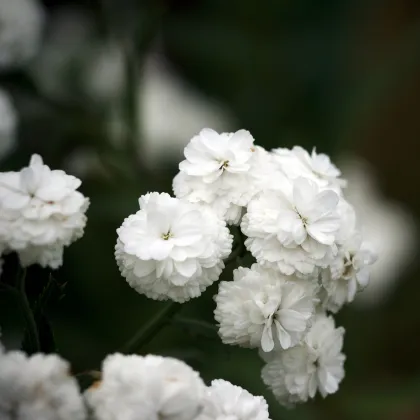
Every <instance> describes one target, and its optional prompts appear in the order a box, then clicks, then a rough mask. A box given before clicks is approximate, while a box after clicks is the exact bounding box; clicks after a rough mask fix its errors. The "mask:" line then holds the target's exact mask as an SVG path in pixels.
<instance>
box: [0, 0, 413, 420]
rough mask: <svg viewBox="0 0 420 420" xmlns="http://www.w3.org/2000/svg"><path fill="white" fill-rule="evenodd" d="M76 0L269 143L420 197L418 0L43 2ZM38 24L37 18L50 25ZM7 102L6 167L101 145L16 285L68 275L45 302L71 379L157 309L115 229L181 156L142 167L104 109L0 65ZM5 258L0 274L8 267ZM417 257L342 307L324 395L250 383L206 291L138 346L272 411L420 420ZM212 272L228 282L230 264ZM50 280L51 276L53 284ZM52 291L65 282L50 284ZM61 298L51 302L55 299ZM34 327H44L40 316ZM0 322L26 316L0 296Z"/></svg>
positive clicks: (104, 27)
mask: <svg viewBox="0 0 420 420" xmlns="http://www.w3.org/2000/svg"><path fill="white" fill-rule="evenodd" d="M44 3H45V6H46V7H47V8H48V12H49V14H50V15H52V14H53V13H55V12H56V11H57V10H59V9H60V7H62V6H63V5H64V4H66V5H73V6H74V5H77V6H78V7H79V8H80V9H81V10H83V12H84V13H87V14H89V16H91V17H92V18H93V20H94V21H95V22H96V27H95V31H96V32H97V34H96V36H98V37H110V36H113V37H116V39H118V40H121V42H122V43H123V46H124V48H125V47H129V51H130V53H133V48H134V51H136V56H137V58H138V63H137V64H138V65H139V68H140V69H141V66H142V58H143V57H145V55H146V54H147V53H148V52H149V50H150V48H151V47H152V46H154V45H155V43H157V44H158V45H159V47H160V49H161V50H162V51H163V54H164V55H165V57H166V58H167V59H168V60H169V61H170V62H171V63H172V64H173V65H174V67H175V68H176V69H177V71H178V72H179V73H180V74H182V75H183V76H184V77H185V79H186V80H188V81H189V82H190V83H191V84H193V85H194V86H196V87H197V89H199V90H200V91H202V92H203V93H205V94H206V95H208V96H210V97H212V98H216V99H219V100H220V101H221V102H222V103H224V104H226V105H227V106H228V107H229V108H230V109H231V110H232V111H233V112H234V114H235V116H236V117H237V119H238V121H239V122H240V124H241V125H242V126H243V127H245V128H247V129H249V130H250V131H251V132H252V133H253V135H254V137H255V138H256V140H257V142H258V143H260V144H261V145H263V146H265V147H268V148H271V147H275V146H277V147H278V146H291V145H293V144H296V143H297V144H301V145H303V146H305V147H308V148H311V147H313V146H315V145H316V147H317V148H318V150H320V151H325V152H329V153H332V154H337V153H343V152H344V151H346V150H351V151H354V152H357V153H359V154H361V155H363V156H365V157H366V158H367V159H368V160H369V161H370V162H372V163H373V164H374V166H375V167H376V168H377V170H378V172H379V174H380V176H381V183H382V185H381V186H382V188H383V189H384V190H385V191H386V192H387V193H389V194H390V195H392V196H394V197H397V198H399V199H400V200H402V201H403V202H405V203H406V204H407V205H408V206H409V207H410V208H411V209H412V210H413V211H414V212H415V214H416V215H419V214H420V199H419V198H418V196H419V195H418V194H417V190H416V185H415V184H416V181H417V180H418V179H419V176H420V171H419V165H418V163H417V156H418V154H419V152H420V146H419V142H418V133H419V131H420V130H419V128H420V126H419V125H420V119H419V118H418V113H419V109H420V100H419V98H420V95H419V93H420V2H418V1H416V0H411V1H410V0H382V1H379V0H364V1H362V0H356V1H355V0H353V1H352V0H342V1H338V2H337V1H333V0H322V1H317V2H315V1H310V0H294V1H288V0H279V1H266V2H253V1H251V0H249V1H244V0H230V1H229V2H226V1H222V0H203V1H199V0H197V1H193V0H190V1H182V0H173V1H163V0H162V1H141V0H138V1H136V0H118V1H116V0H103V2H100V1H89V0H85V1H83V0H79V1H67V2H64V1H62V2H61V1H60V2H59V1H54V0H45V2H44ZM47 30H48V28H47ZM0 86H2V87H4V88H6V89H7V90H9V91H10V92H11V93H12V94H13V97H14V100H15V103H16V106H17V109H18V112H19V116H20V128H19V144H18V146H17V148H16V149H15V151H14V152H13V153H12V155H10V156H9V157H8V158H7V159H6V160H5V161H3V162H1V165H2V170H9V169H16V170H17V169H19V168H20V167H22V166H24V165H25V164H26V163H27V161H28V159H29V156H30V154H31V153H34V152H37V153H40V154H41V155H42V156H43V157H44V159H45V161H46V163H47V164H48V165H50V166H51V167H52V168H60V167H64V165H65V162H66V159H67V158H68V156H69V155H71V154H72V153H73V152H74V151H76V150H78V149H79V148H80V147H88V148H92V149H93V150H96V151H97V152H98V153H99V156H100V159H101V162H102V164H103V166H104V167H105V176H103V175H101V174H98V175H90V176H89V177H87V178H85V179H84V180H83V185H82V192H83V193H84V194H85V195H86V196H88V197H90V199H91V206H90V209H89V211H88V225H87V229H86V233H85V235H84V237H83V238H82V239H81V240H79V241H78V242H76V243H75V244H74V245H72V246H71V247H70V248H68V250H66V252H65V259H64V261H65V264H64V266H63V267H62V268H61V269H60V270H58V271H57V272H54V273H53V280H52V277H51V276H50V273H49V272H48V270H41V269H40V268H39V267H31V268H30V269H29V270H28V275H27V287H28V293H29V296H30V298H31V300H32V303H34V304H35V300H36V299H38V298H39V295H40V293H41V292H42V290H44V291H45V288H48V287H52V286H51V285H52V284H55V285H58V286H59V288H60V287H62V285H64V284H65V285H66V287H65V289H64V292H65V296H64V297H62V298H61V299H57V298H54V299H52V300H51V303H50V304H49V306H48V313H47V315H48V319H49V321H50V323H51V325H52V328H53V330H54V336H55V343H56V345H57V347H58V350H59V352H60V353H61V354H62V355H63V356H64V357H66V358H68V359H69V360H71V362H72V367H73V371H74V372H75V373H79V372H84V371H87V370H92V369H94V370H95V369H99V368H100V362H101V360H102V359H103V357H104V356H105V355H106V354H108V353H110V352H114V351H116V350H117V349H119V348H120V347H121V346H122V345H123V344H124V342H126V341H127V340H128V339H129V338H130V337H131V336H132V335H133V333H134V332H135V331H136V330H138V329H139V328H140V327H141V326H142V325H143V324H144V323H145V322H147V320H148V319H149V318H150V317H151V316H152V315H153V313H154V312H155V311H156V310H158V308H160V307H161V305H162V304H161V303H158V302H154V301H151V300H148V299H146V298H144V297H143V296H140V295H138V294H137V293H136V292H134V291H133V290H132V289H130V287H129V286H128V285H127V284H126V283H125V281H124V280H123V279H122V278H121V276H120V275H119V272H118V269H117V266H116V264H115V260H114V255H113V253H114V245H115V241H116V232H115V231H116V229H117V228H118V227H119V226H120V225H121V223H122V221H123V219H124V218H125V217H126V216H128V215H129V214H130V213H133V212H134V211H136V209H137V206H138V204H137V199H138V197H139V196H140V195H141V194H143V193H146V192H147V191H151V190H159V191H168V192H170V190H171V179H172V177H173V176H174V174H175V173H176V170H177V167H176V165H177V163H176V162H174V163H172V165H169V164H168V165H167V166H166V167H165V168H164V170H162V171H159V172H158V171H156V170H153V168H152V169H151V170H147V171H146V170H144V169H143V167H142V164H141V162H142V159H143V157H142V156H141V155H140V156H139V159H138V163H137V165H138V166H137V167H135V168H134V170H133V168H132V159H133V155H132V153H128V154H127V153H126V149H125V143H124V142H123V146H121V145H115V144H114V143H112V142H109V141H108V138H107V137H108V134H107V128H106V127H107V122H108V119H109V118H110V117H109V113H108V111H109V110H108V109H107V107H106V106H104V107H102V106H99V105H97V104H92V103H90V102H89V101H86V100H85V98H83V97H82V96H80V97H77V95H75V98H76V99H75V100H71V101H68V100H61V99H57V98H51V97H48V96H46V95H45V94H44V93H43V92H42V91H40V90H39V88H38V86H37V85H36V83H35V82H34V81H33V79H32V78H31V77H29V76H28V74H27V72H26V71H24V70H20V71H14V72H12V73H5V74H1V75H0ZM13 258H14V257H13V256H11V257H8V259H7V262H6V268H5V277H7V276H12V273H13V272H14V269H15V264H16V262H15V261H13ZM418 274H419V267H418V265H417V264H416V266H415V267H414V266H413V267H411V269H410V270H409V272H408V274H407V275H405V276H404V277H402V278H401V279H400V280H399V283H398V284H399V287H398V289H397V290H396V292H395V294H394V295H393V296H392V299H390V300H389V301H387V302H385V303H384V304H383V305H381V306H379V307H377V308H373V309H368V308H365V309H360V308H358V307H352V306H350V307H349V308H345V309H344V310H343V311H342V313H340V314H339V315H338V320H337V322H338V324H340V325H343V326H344V327H345V328H346V340H345V353H346V355H347V361H346V379H345V381H344V382H343V384H342V386H341V388H340V390H339V392H338V393H337V394H336V395H333V396H331V397H329V398H327V399H326V400H322V399H320V398H318V399H317V400H316V401H315V402H314V403H309V404H306V405H304V406H301V407H298V408H296V409H295V410H285V409H283V408H281V407H280V406H279V405H278V404H277V403H276V402H275V400H274V398H273V397H272V395H271V394H270V393H269V392H268V391H267V390H266V389H265V387H264V386H263V384H262V382H261V380H260V377H259V375H260V368H261V362H260V360H259V358H258V356H257V354H256V352H253V351H249V350H245V349H239V348H234V347H228V346H223V345H222V344H221V343H220V340H218V339H217V336H215V334H214V331H212V329H211V328H210V327H208V326H207V325H206V324H205V323H212V322H213V320H212V318H213V314H212V312H213V309H214V302H213V299H212V297H213V295H214V294H215V290H216V288H217V285H214V286H213V287H210V288H209V289H208V290H207V291H206V292H205V293H204V295H203V296H202V297H200V298H199V299H196V300H193V301H191V302H189V303H188V304H186V305H185V307H184V308H183V309H182V311H181V315H182V317H184V318H185V317H188V318H190V319H193V320H195V321H196V323H195V324H190V323H188V322H182V319H181V320H179V322H174V323H172V324H171V325H169V326H167V327H166V328H165V329H164V330H163V331H162V333H160V334H159V335H158V336H157V337H156V338H155V339H154V340H153V341H152V342H151V343H150V344H149V345H148V346H147V347H146V348H144V349H143V352H153V353H158V354H163V355H172V356H175V357H179V358H181V359H183V360H185V361H187V362H188V363H190V364H191V365H192V366H193V367H195V368H196V369H199V370H200V372H201V373H202V375H203V377H204V378H205V379H206V380H207V381H209V380H211V379H212V378H217V377H222V378H226V379H229V380H231V381H232V382H234V383H237V384H238V385H242V386H244V387H245V388H247V389H249V391H250V392H252V393H256V394H262V395H264V396H265V397H266V398H267V400H268V402H269V405H270V412H271V415H272V418H273V419H274V420H277V419H286V420H288V419H292V420H293V419H302V420H306V419H307V420H311V419H317V418H334V417H335V416H336V417H338V418H340V419H356V418H357V419H365V418H366V419H372V418H382V419H390V420H391V419H397V418H398V419H407V420H408V419H416V418H417V419H418V418H420V358H419V357H418V354H419V352H420V338H419V334H418V332H419V331H420V317H419V316H418V311H417V306H418V300H419V296H420V295H419V293H420V286H419V283H418ZM223 276H224V277H225V278H227V279H228V278H229V277H230V271H229V270H226V272H224V274H223ZM51 281H52V282H53V283H51ZM60 290H61V289H60ZM56 297H57V296H56ZM40 322H41V321H40ZM0 325H2V329H3V332H4V337H5V340H6V344H9V345H11V346H12V347H13V346H15V347H18V346H19V343H20V340H21V339H22V337H23V333H24V320H23V318H22V314H21V312H20V309H19V307H18V305H17V303H16V301H15V300H14V299H13V298H12V296H10V295H8V294H7V293H2V294H0Z"/></svg>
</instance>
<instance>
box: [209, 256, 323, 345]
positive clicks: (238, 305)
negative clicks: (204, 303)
mask: <svg viewBox="0 0 420 420" xmlns="http://www.w3.org/2000/svg"><path fill="white" fill-rule="evenodd" d="M233 278H234V280H233V281H230V282H227V281H222V282H221V283H220V285H219V292H218V294H217V295H216V296H215V301H216V304H217V307H216V309H215V312H214V314H215V319H216V321H217V322H218V323H219V335H220V337H221V339H222V341H223V342H224V343H226V344H238V345H241V346H244V347H261V348H262V350H263V351H265V352H269V351H271V350H273V349H274V348H283V349H288V348H289V347H293V346H294V345H296V344H298V343H299V341H300V340H301V339H302V338H303V336H304V334H305V332H306V330H307V329H308V327H309V325H310V321H311V318H312V315H313V314H314V310H315V307H314V303H315V293H316V288H315V285H314V282H311V281H310V280H304V281H300V280H299V279H296V278H294V277H286V276H283V275H281V274H280V273H279V272H276V271H274V270H266V269H263V268H262V267H260V266H259V265H258V264H254V265H253V266H252V267H251V268H250V269H249V268H243V267H239V268H238V269H237V270H235V271H234V272H233Z"/></svg>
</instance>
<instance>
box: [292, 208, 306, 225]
mask: <svg viewBox="0 0 420 420" xmlns="http://www.w3.org/2000/svg"><path fill="white" fill-rule="evenodd" d="M294 210H295V212H296V213H297V215H298V216H299V218H300V220H302V223H303V225H304V226H306V225H307V224H308V221H309V220H308V218H307V217H305V216H302V215H301V214H300V213H299V210H298V209H297V208H296V207H294Z"/></svg>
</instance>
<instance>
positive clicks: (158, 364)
mask: <svg viewBox="0 0 420 420" xmlns="http://www.w3.org/2000/svg"><path fill="white" fill-rule="evenodd" d="M0 418H1V419H2V420H41V419H42V420H86V419H88V418H89V419H92V420H227V419H235V420H270V419H269V414H268V406H267V403H266V401H265V399H264V398H263V397H256V396H253V395H251V394H250V393H249V392H248V391H246V390H244V389H242V388H240V387H239V386H235V385H232V384H231V383H230V382H227V381H224V380H221V379H219V380H215V381H213V382H212V383H211V385H210V386H208V387H207V386H206V385H205V384H204V382H203V380H202V379H201V378H200V376H199V374H198V373H197V372H196V371H194V370H193V369H192V368H191V367H189V366H188V365H187V364H185V363H184V362H182V361H180V360H177V359H173V358H170V357H161V356H153V355H147V356H138V355H122V354H119V353H116V354H112V355H109V356H107V357H106V359H105V360H104V362H103V366H102V372H101V379H100V380H98V381H97V382H95V383H93V385H92V386H91V387H90V388H88V389H87V390H86V391H85V392H84V393H82V392H81V391H80V389H79V386H78V384H77V382H76V380H75V378H74V377H73V376H71V374H70V368H69V364H68V362H67V361H65V360H63V359H61V358H60V357H59V356H57V355H55V354H53V355H44V354H41V353H37V354H35V355H33V356H31V357H28V356H26V354H24V353H22V352H20V351H10V352H6V351H4V350H3V348H2V347H1V345H0Z"/></svg>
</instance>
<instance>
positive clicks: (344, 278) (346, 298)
mask: <svg viewBox="0 0 420 420" xmlns="http://www.w3.org/2000/svg"><path fill="white" fill-rule="evenodd" d="M376 258H377V257H376V254H375V253H374V252H373V251H372V250H371V248H370V247H369V246H368V244H366V243H365V242H363V241H362V237H361V235H360V234H358V233H355V234H354V235H353V236H352V237H350V238H349V239H348V240H347V241H345V242H344V243H343V245H341V246H340V248H339V252H338V254H337V256H336V257H335V259H334V261H333V262H332V263H331V265H330V266H329V267H328V268H327V269H325V270H323V271H322V274H321V279H322V285H323V288H324V293H323V294H324V299H323V305H324V307H325V308H326V309H328V310H330V311H332V312H337V311H338V310H339V309H340V308H341V307H342V306H343V305H344V304H345V303H348V302H352V301H353V300H354V297H355V295H356V292H358V291H360V290H362V289H364V288H365V287H366V286H367V285H368V283H369V275H370V266H371V265H372V264H373V263H374V262H375V261H376Z"/></svg>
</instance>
